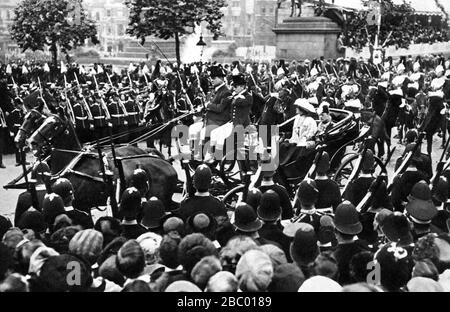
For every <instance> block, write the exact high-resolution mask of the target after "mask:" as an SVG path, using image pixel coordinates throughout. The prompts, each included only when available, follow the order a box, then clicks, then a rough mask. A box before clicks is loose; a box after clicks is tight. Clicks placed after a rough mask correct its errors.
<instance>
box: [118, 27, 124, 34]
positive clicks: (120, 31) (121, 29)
mask: <svg viewBox="0 0 450 312" xmlns="http://www.w3.org/2000/svg"><path fill="white" fill-rule="evenodd" d="M117 35H118V36H123V35H124V27H123V25H122V24H118V25H117Z"/></svg>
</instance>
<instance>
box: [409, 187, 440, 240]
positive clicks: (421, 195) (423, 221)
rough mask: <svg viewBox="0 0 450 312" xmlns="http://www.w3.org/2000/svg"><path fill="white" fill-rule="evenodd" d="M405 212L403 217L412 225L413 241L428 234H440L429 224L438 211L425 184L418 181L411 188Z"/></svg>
mask: <svg viewBox="0 0 450 312" xmlns="http://www.w3.org/2000/svg"><path fill="white" fill-rule="evenodd" d="M405 210H406V212H405V215H406V217H407V218H408V220H409V221H410V223H411V225H412V234H413V238H414V241H417V240H418V239H419V238H421V237H423V236H425V235H427V234H428V233H437V234H439V233H441V232H442V231H441V230H439V229H438V228H437V227H436V226H434V225H433V224H432V223H431V221H432V220H433V218H434V217H435V216H436V215H437V213H438V210H437V208H436V206H435V205H434V203H433V201H432V195H431V190H430V187H429V186H428V183H427V182H425V181H419V182H417V183H416V184H415V185H414V186H413V188H412V189H411V193H410V194H409V195H408V203H407V204H406V208H405Z"/></svg>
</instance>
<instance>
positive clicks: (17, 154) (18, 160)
mask: <svg viewBox="0 0 450 312" xmlns="http://www.w3.org/2000/svg"><path fill="white" fill-rule="evenodd" d="M15 155H16V167H18V166H20V165H21V164H22V160H21V158H22V157H21V155H20V151H19V149H17V148H16V149H15Z"/></svg>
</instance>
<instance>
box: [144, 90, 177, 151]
mask: <svg viewBox="0 0 450 312" xmlns="http://www.w3.org/2000/svg"><path fill="white" fill-rule="evenodd" d="M176 116H177V104H176V102H175V96H174V95H173V94H172V93H171V92H170V91H162V90H159V91H158V94H157V95H156V98H155V100H154V105H153V106H152V107H151V108H150V109H149V111H148V114H147V116H145V119H146V120H147V122H148V123H150V124H151V128H150V130H153V129H155V128H157V127H159V126H161V125H162V124H164V123H167V122H169V121H170V120H172V119H173V118H175V117H176ZM171 132H172V129H171V128H170V127H168V128H167V130H164V131H162V132H161V133H160V134H159V135H158V136H156V137H152V138H151V139H149V140H147V146H148V147H151V148H155V145H154V144H155V142H154V141H155V139H159V149H160V151H162V146H163V145H164V146H166V147H167V148H168V154H169V157H170V156H171V148H170V147H171V145H172V137H171Z"/></svg>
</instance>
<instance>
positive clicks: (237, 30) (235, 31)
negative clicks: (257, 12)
mask: <svg viewBox="0 0 450 312" xmlns="http://www.w3.org/2000/svg"><path fill="white" fill-rule="evenodd" d="M233 35H234V36H239V27H235V28H234V31H233Z"/></svg>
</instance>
